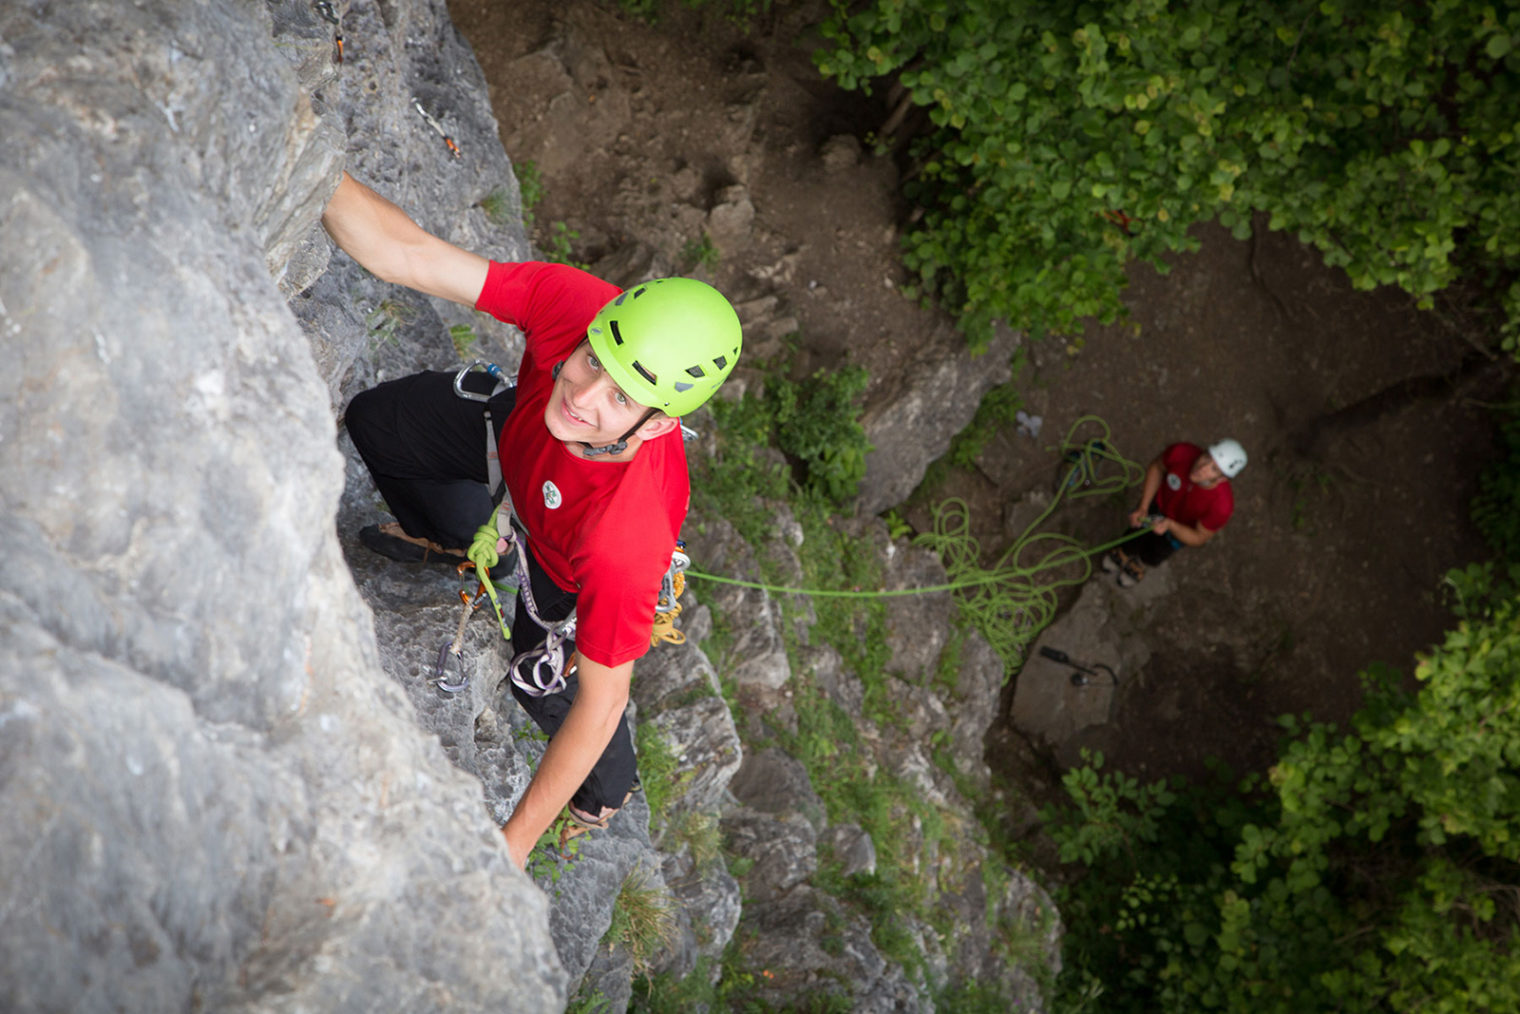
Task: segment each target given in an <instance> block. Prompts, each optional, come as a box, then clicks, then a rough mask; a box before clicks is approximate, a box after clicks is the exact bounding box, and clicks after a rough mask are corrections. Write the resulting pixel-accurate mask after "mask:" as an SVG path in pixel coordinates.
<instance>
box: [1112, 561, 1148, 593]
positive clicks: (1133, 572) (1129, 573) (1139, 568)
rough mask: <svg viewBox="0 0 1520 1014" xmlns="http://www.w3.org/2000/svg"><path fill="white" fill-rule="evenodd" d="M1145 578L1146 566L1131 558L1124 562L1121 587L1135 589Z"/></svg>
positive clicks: (1120, 575) (1120, 581)
mask: <svg viewBox="0 0 1520 1014" xmlns="http://www.w3.org/2000/svg"><path fill="white" fill-rule="evenodd" d="M1144 578H1145V564H1143V563H1141V562H1140V561H1139V560H1137V559H1135V558H1134V557H1133V556H1131V557H1130V558H1129V559H1127V560H1125V561H1124V567H1123V568H1122V569H1121V570H1120V571H1119V578H1118V581H1119V587H1120V588H1133V587H1134V586H1135V585H1137V584H1139V583H1140V582H1141V581H1142V580H1143V579H1144Z"/></svg>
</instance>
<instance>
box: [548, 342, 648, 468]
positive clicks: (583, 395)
mask: <svg viewBox="0 0 1520 1014" xmlns="http://www.w3.org/2000/svg"><path fill="white" fill-rule="evenodd" d="M646 412H648V408H646V407H645V406H644V405H641V404H639V403H638V402H636V401H634V400H633V399H632V398H630V397H628V395H627V394H626V393H625V392H624V391H623V389H622V388H621V387H619V386H618V385H617V384H615V383H614V382H613V380H612V378H611V377H610V376H608V375H607V371H606V370H605V369H603V368H602V363H601V360H599V359H598V358H597V357H596V353H594V352H592V350H591V343H590V342H589V341H583V342H581V343H580V344H579V345H577V346H576V347H575V351H574V352H572V353H570V357H569V358H568V359H566V360H565V361H564V363H563V364H562V366H561V367H560V371H559V376H558V377H556V378H555V379H554V389H553V390H552V391H550V392H549V403H548V404H547V405H546V406H544V425H545V426H547V427H548V428H549V432H550V433H552V434H553V435H554V436H555V438H556V439H559V440H563V441H566V442H567V443H571V444H574V445H576V446H577V447H578V446H579V445H581V444H590V445H592V446H593V447H600V446H602V445H604V444H610V443H612V442H614V441H616V440H618V439H619V438H620V437H622V435H623V434H624V433H627V432H628V431H629V430H630V429H631V428H633V427H634V426H637V425H638V424H639V420H640V419H642V418H644V415H645V413H646ZM663 418H664V417H663V416H656V418H654V419H651V420H649V423H654V422H658V421H659V420H661V419H663ZM649 423H646V424H645V426H644V427H640V429H639V434H640V435H641V436H648V435H650V434H645V433H644V429H645V428H646V427H647V426H648V425H649Z"/></svg>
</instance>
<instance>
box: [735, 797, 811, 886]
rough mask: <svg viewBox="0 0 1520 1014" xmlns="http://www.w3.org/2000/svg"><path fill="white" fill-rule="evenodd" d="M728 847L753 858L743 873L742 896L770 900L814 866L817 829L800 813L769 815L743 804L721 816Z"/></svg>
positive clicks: (805, 877) (745, 857) (741, 855)
mask: <svg viewBox="0 0 1520 1014" xmlns="http://www.w3.org/2000/svg"><path fill="white" fill-rule="evenodd" d="M723 835H724V840H725V841H726V842H727V843H728V848H729V851H730V852H732V853H733V854H734V855H736V856H738V857H739V858H741V859H748V860H751V861H753V862H754V866H753V867H752V868H751V869H750V871H749V873H748V874H746V875H745V877H744V888H745V897H747V898H749V899H751V900H754V901H762V902H763V901H770V900H774V899H775V898H778V897H780V896H781V895H783V894H785V893H786V892H787V891H789V890H790V889H792V888H793V887H796V886H797V885H798V884H800V883H802V882H803V881H805V880H807V879H808V878H809V877H811V876H812V875H813V873H814V872H816V871H817V869H818V832H817V831H814V830H813V825H812V824H810V823H808V820H807V818H805V817H803V816H801V815H800V814H789V815H787V816H784V817H772V816H770V815H769V814H762V813H757V812H755V811H753V810H746V809H743V808H740V809H737V810H734V811H732V812H730V813H728V814H726V815H725V816H724V818H723Z"/></svg>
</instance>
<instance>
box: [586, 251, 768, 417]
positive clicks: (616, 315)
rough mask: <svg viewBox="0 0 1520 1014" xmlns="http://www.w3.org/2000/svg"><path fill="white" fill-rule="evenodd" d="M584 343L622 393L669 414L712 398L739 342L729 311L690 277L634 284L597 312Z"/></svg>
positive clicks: (720, 298) (683, 411) (736, 317)
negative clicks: (589, 341) (589, 344)
mask: <svg viewBox="0 0 1520 1014" xmlns="http://www.w3.org/2000/svg"><path fill="white" fill-rule="evenodd" d="M586 337H587V338H589V339H590V340H591V350H592V351H593V352H595V353H596V357H597V358H598V359H600V360H601V362H602V366H603V368H604V369H606V371H607V374H608V376H610V377H612V379H613V381H614V382H616V383H617V385H618V386H619V387H621V388H622V389H623V392H624V393H625V394H627V395H628V396H629V397H630V398H632V399H633V400H634V401H636V402H638V403H639V404H641V405H647V406H648V407H650V408H657V409H659V410H660V411H662V412H664V413H665V414H666V415H670V416H679V415H685V414H686V413H688V412H690V411H692V410H693V409H695V408H697V407H698V406H700V405H701V404H702V403H703V402H705V401H706V400H707V399H708V398H711V397H712V396H713V393H714V392H715V391H717V390H718V388H719V386H721V385H722V383H723V381H725V380H727V379H728V375H729V374H730V373H732V372H733V370H734V363H736V362H738V360H739V349H740V347H741V346H742V345H743V344H744V337H743V334H742V333H741V330H740V327H739V315H738V314H737V313H735V312H734V308H733V307H732V306H730V305H729V303H728V300H726V299H724V298H723V294H722V293H720V292H719V291H718V290H717V289H715V288H713V287H712V286H711V285H708V284H707V283H706V282H699V281H697V280H696V279H695V278H656V279H655V280H654V281H652V282H643V283H641V284H639V285H636V286H634V287H633V288H631V289H629V290H628V291H627V292H624V293H623V294H621V295H620V296H618V297H617V298H616V299H614V300H613V301H612V302H610V303H608V304H607V305H606V306H604V307H602V308H601V310H600V311H598V312H597V315H596V317H595V318H594V319H593V320H592V321H591V326H590V327H588V328H587V329H586Z"/></svg>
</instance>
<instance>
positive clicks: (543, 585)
mask: <svg viewBox="0 0 1520 1014" xmlns="http://www.w3.org/2000/svg"><path fill="white" fill-rule="evenodd" d="M528 577H529V579H530V580H532V582H533V601H534V602H536V603H537V604H538V608H539V615H541V616H542V617H543V618H544V619H545V620H548V621H550V622H553V621H555V620H562V619H564V618H565V617H566V616H569V615H570V610H572V609H574V608H575V593H573V592H568V591H566V590H565V589H563V588H561V587H560V586H559V585H557V584H555V583H554V581H553V580H552V579H550V577H549V575H548V573H547V572H546V571H545V570H544V569H543V568H542V567H540V566H539V565H538V561H537V560H535V559H534V558H533V552H532V550H531V549H530V550H529V551H528ZM516 607H517V612H516V614H515V615H514V616H513V617H512V651H513V654H514V657H516V656H521V655H522V653H523V652H525V651H531V650H533V649H534V648H537V647H538V646H539V645H540V644H543V643H544V640H545V639H546V638H547V637H548V636H549V635H548V631H546V630H544V628H543V627H540V626H539V625H538V624H537V623H534V622H533V617H531V616H529V615H528V610H527V609H526V608H525V607H524V606H523V599H522V593H521V592H519V593H518V595H517V606H516ZM574 647H575V646H574V644H573V643H571V644H567V645H566V647H565V655H566V660H567V662H568V659H569V655H570V652H571V651H573V650H574ZM507 685H508V686H510V687H511V688H512V696H513V697H514V698H515V699H516V700H517V703H518V704H520V705H522V709H523V710H524V711H526V712H527V713H528V716H529V717H530V718H532V719H533V721H534V722H535V723H536V724H537V725H538V727H539V728H540V729H542V730H543V731H544V732H545V733H546V734H547V735H548V736H550V737H551V738H552V737H553V736H554V734H555V733H556V732H558V731H559V727H560V726H561V725H563V724H564V722H565V716H566V715H568V714H569V713H570V704H571V702H573V701H574V700H575V695H576V692H577V691H578V690H579V689H580V677H579V676H578V675H577V674H576V673H571V674H570V675H569V676H567V677H566V678H565V689H563V690H561V691H560V692H559V693H557V694H549V695H547V696H545V697H534V696H532V695H530V694H528V693H525V692H524V691H523V690H522V688H520V687H519V686H518V685H517V684H516V683H513V682H512V681H511V680H508V681H507ZM638 775H639V769H638V761H637V760H636V759H635V758H634V753H633V736H632V735H631V734H630V733H629V731H628V719H627V718H626V717H624V719H623V720H622V721H621V722H619V723H618V726H617V731H616V732H614V733H613V734H612V741H611V742H610V743H608V744H607V749H605V750H603V751H602V756H601V757H600V758H598V759H597V762H596V765H595V766H594V767H593V768H592V769H591V773H590V774H589V775H587V776H586V780H585V781H584V782H582V783H581V787H580V788H579V789H577V790H576V791H575V795H573V796H571V797H570V805H571V806H574V807H575V808H576V809H577V810H580V811H581V812H582V813H586V814H590V815H591V816H593V817H595V816H597V815H598V814H599V813H601V811H602V807H604V806H610V807H612V808H613V809H617V808H618V807H620V806H622V805H623V799H624V797H625V796H627V795H628V790H629V789H630V788H632V787H633V783H634V782H635V781H636V780H637V779H638Z"/></svg>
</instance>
